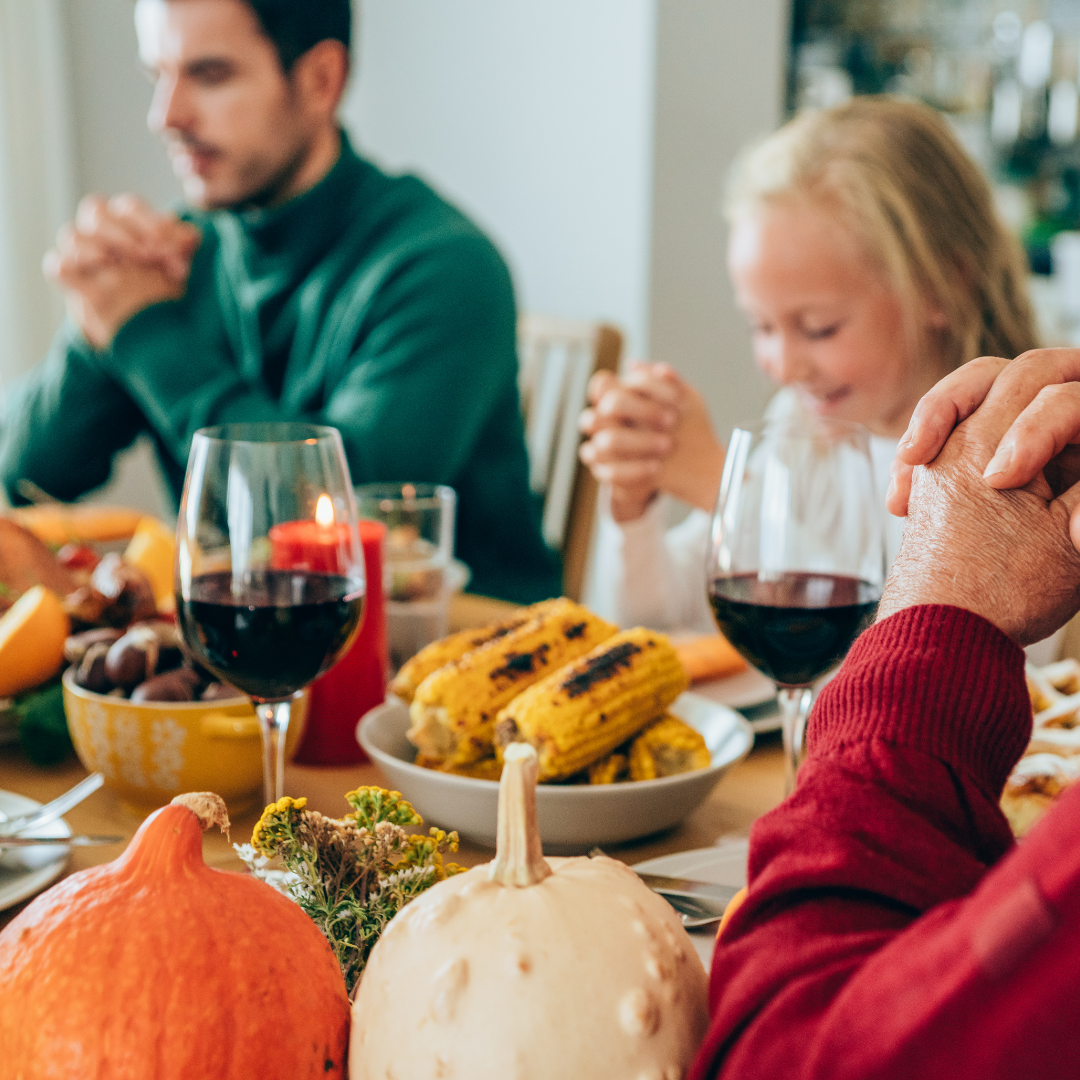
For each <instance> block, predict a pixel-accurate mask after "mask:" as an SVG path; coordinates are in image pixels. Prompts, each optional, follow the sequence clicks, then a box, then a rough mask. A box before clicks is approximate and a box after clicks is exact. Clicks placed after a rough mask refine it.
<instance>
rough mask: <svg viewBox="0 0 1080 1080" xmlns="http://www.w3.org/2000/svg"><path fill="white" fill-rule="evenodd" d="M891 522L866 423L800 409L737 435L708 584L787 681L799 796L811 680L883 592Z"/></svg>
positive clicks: (755, 649) (761, 664)
mask: <svg viewBox="0 0 1080 1080" xmlns="http://www.w3.org/2000/svg"><path fill="white" fill-rule="evenodd" d="M883 519H884V507H883V506H882V503H881V498H880V495H879V493H878V491H877V488H876V482H875V477H874V467H873V462H872V460H871V457H870V444H869V438H868V432H867V431H866V429H865V428H861V427H859V426H858V425H857V424H849V423H846V422H844V421H834V420H826V419H823V418H818V417H814V416H810V415H807V414H804V413H802V412H801V411H799V412H795V413H791V414H790V415H788V414H784V415H778V416H775V417H770V418H768V419H766V420H764V421H762V422H761V423H755V424H751V425H747V426H746V427H739V428H737V429H736V430H735V431H734V432H733V433H732V436H731V441H730V443H729V444H728V449H727V455H726V457H725V460H724V475H723V478H722V479H721V481H720V495H719V498H718V499H717V504H716V513H715V514H714V516H713V527H712V542H711V544H710V550H709V557H708V563H707V566H706V588H707V590H708V596H709V603H710V605H711V606H712V610H713V614H714V615H715V617H716V623H717V626H718V627H719V628H720V630H721V631H722V632H723V634H724V636H725V637H727V639H728V640H729V641H730V642H731V644H732V645H734V646H735V648H736V649H738V651H739V652H740V653H741V654H742V655H743V656H744V657H745V658H746V659H747V660H748V661H749V662H750V663H751V664H753V666H754V667H756V668H757V669H758V670H759V671H761V672H763V673H764V674H765V675H767V676H769V678H771V679H773V680H775V681H776V683H777V685H778V687H779V693H778V695H777V698H778V701H779V704H780V719H781V732H782V735H783V740H784V761H785V780H784V786H785V789H786V791H787V793H788V794H790V793H791V792H792V791H793V790H794V787H795V773H796V770H797V769H798V766H799V761H800V760H801V757H802V742H803V731H804V729H805V726H806V722H807V718H808V716H809V712H810V704H811V700H812V684H813V683H814V682H815V680H817V679H819V678H820V677H821V676H822V675H824V674H826V672H828V671H829V670H830V669H831V668H833V667H834V666H835V665H836V664H838V663H839V662H840V661H841V660H842V659H843V657H844V654H845V653H846V652H847V650H848V649H849V648H850V647H851V643H852V642H853V641H854V640H855V638H856V637H857V636H858V634H859V633H860V631H861V630H862V629H863V628H864V627H865V626H867V625H868V624H869V623H870V621H871V620H872V619H873V617H874V613H875V611H876V608H877V603H878V600H879V599H880V597H881V590H882V587H883V586H884V583H885V544H884V522H883Z"/></svg>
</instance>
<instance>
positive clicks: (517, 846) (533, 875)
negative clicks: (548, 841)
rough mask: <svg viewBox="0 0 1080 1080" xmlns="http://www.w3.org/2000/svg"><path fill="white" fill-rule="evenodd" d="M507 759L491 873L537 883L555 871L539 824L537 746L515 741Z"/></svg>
mask: <svg viewBox="0 0 1080 1080" xmlns="http://www.w3.org/2000/svg"><path fill="white" fill-rule="evenodd" d="M503 762H504V764H503V772H502V779H501V780H500V781H499V823H498V832H497V834H496V840H495V844H496V847H495V861H494V862H493V863H492V864H491V869H490V870H489V871H488V873H489V876H490V877H491V880H492V881H497V882H499V884H501V885H517V886H527V885H536V884H538V883H539V882H541V881H543V880H544V878H546V877H548V876H549V875H550V874H551V867H550V866H548V864H547V860H546V859H545V858H544V852H543V850H542V848H541V845H540V829H539V828H538V826H537V824H536V774H537V770H538V763H537V759H536V750H535V749H534V748H533V747H532V746H530V745H529V744H528V743H511V744H510V745H509V746H508V747H507V748H506V750H505V752H504V754H503Z"/></svg>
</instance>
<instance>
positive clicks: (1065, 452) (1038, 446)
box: [886, 349, 1080, 547]
mask: <svg viewBox="0 0 1080 1080" xmlns="http://www.w3.org/2000/svg"><path fill="white" fill-rule="evenodd" d="M1078 380H1080V350H1078V349H1036V350H1033V351H1032V352H1028V353H1024V354H1023V355H1022V356H1020V357H1018V358H1017V359H1016V360H1013V361H1008V360H1002V359H1000V358H998V357H980V358H979V359H978V360H972V361H971V363H969V364H965V365H964V366H963V367H962V368H959V369H958V370H957V371H954V372H952V374H950V375H948V376H946V377H945V378H944V379H942V380H941V382H939V383H938V384H937V385H936V386H935V387H934V388H933V389H932V390H931V391H930V392H929V393H928V394H926V396H925V397H924V398H923V399H922V400H921V401H920V402H919V404H918V406H917V407H916V409H915V412H914V413H913V415H912V417H911V423H910V424H909V425H908V430H907V433H906V434H905V435H904V438H903V439H902V440H901V442H900V446H899V447H898V449H897V454H896V459H895V461H894V462H893V467H892V481H891V484H890V488H889V495H888V498H887V500H886V501H887V503H888V507H889V510H890V511H891V512H892V513H893V514H896V515H897V516H901V517H902V516H903V515H904V514H906V513H907V504H908V495H909V492H910V488H911V475H912V469H913V468H914V467H915V466H917V465H924V464H928V463H929V462H931V461H933V460H934V458H935V457H936V456H937V454H938V453H939V452H940V451H941V448H942V447H943V446H944V445H945V441H946V439H948V437H949V434H950V433H951V432H952V430H953V429H954V427H955V426H956V425H957V424H959V423H961V422H962V421H963V420H965V419H966V418H967V417H968V416H970V415H971V414H972V413H973V412H974V411H975V410H976V409H977V408H979V407H980V405H982V403H983V402H984V401H986V402H987V403H988V405H990V404H992V406H993V408H994V410H995V412H996V414H997V416H998V420H997V421H996V423H997V426H998V427H999V428H1000V431H999V432H998V434H999V441H998V443H997V445H996V453H995V454H994V457H993V458H992V460H991V461H990V462H989V463H988V464H987V468H986V471H985V480H986V482H987V483H988V484H989V485H990V486H991V487H993V488H996V489H998V490H1007V489H1010V488H1018V487H1029V488H1030V489H1031V490H1032V491H1036V492H1040V493H1042V494H1044V495H1047V496H1049V495H1050V494H1053V495H1059V494H1061V493H1062V492H1063V491H1065V490H1066V489H1067V488H1069V487H1071V486H1072V485H1073V484H1074V483H1076V482H1077V481H1078V480H1080V448H1078V445H1077V444H1078V443H1080V383H1078ZM1071 528H1072V536H1073V541H1074V543H1076V545H1077V547H1080V518H1078V519H1076V520H1074V521H1073V523H1072V526H1071Z"/></svg>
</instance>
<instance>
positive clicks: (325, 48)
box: [289, 38, 349, 119]
mask: <svg viewBox="0 0 1080 1080" xmlns="http://www.w3.org/2000/svg"><path fill="white" fill-rule="evenodd" d="M289 77H290V80H291V81H292V84H293V87H294V89H295V90H296V92H297V94H298V95H299V97H300V99H301V101H303V103H304V106H305V108H306V109H307V110H308V111H309V112H311V113H313V114H315V115H316V116H319V117H321V118H325V119H330V118H332V117H333V116H334V114H335V113H336V112H337V108H338V105H339V104H340V103H341V97H342V95H343V94H344V93H345V84H346V82H347V81H348V78H349V50H348V49H347V48H346V47H345V45H344V44H343V43H342V42H340V41H335V40H334V39H332V38H327V39H326V40H325V41H320V42H318V43H317V44H315V45H313V46H312V47H311V48H310V49H308V51H307V52H306V53H304V55H303V56H301V57H299V58H298V59H297V61H296V63H295V64H293V68H292V71H291V72H290V73H289Z"/></svg>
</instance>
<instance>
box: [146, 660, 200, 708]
mask: <svg viewBox="0 0 1080 1080" xmlns="http://www.w3.org/2000/svg"><path fill="white" fill-rule="evenodd" d="M131 700H132V701H136V702H137V701H194V700H195V691H194V688H193V687H192V685H191V680H190V679H187V678H185V677H184V669H183V668H178V669H177V670H176V671H167V672H166V673H165V674H164V675H156V676H154V678H152V679H147V680H146V682H144V683H140V684H139V685H138V686H136V687H135V689H134V690H132V691H131Z"/></svg>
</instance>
